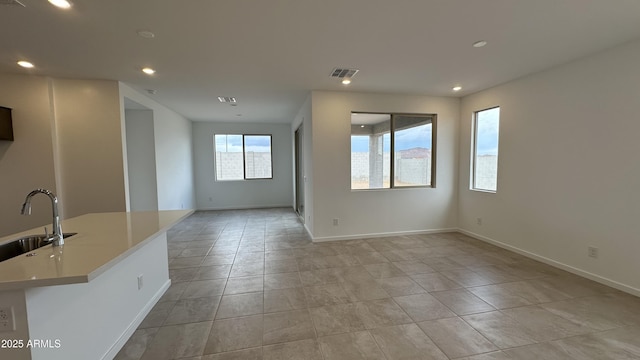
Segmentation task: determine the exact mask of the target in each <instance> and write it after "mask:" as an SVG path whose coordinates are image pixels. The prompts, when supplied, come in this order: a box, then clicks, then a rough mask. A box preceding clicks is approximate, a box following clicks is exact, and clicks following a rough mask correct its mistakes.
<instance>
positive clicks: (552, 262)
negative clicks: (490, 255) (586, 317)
mask: <svg viewBox="0 0 640 360" xmlns="http://www.w3.org/2000/svg"><path fill="white" fill-rule="evenodd" d="M457 231H459V232H461V233H463V234H465V235H468V236H471V237H472V238H475V239H478V240H481V241H484V242H487V243H489V244H492V245H495V246H498V247H501V248H503V249H506V250H509V251H513V252H515V253H518V254H520V255H523V256H526V257H528V258H530V259H533V260H537V261H540V262H543V263H545V264H547V265H551V266H553V267H556V268H559V269H562V270H566V271H568V272H570V273H572V274H575V275H579V276H582V277H584V278H587V279H589V280H593V281H595V282H598V283H600V284H603V285H607V286H610V287H612V288H614V289H618V290H620V291H624V292H626V293H628V294H631V295H635V296H639V297H640V289H636V288H634V287H632V286H629V285H626V284H623V283H620V282H617V281H615V280H611V279H608V278H606V277H603V276H600V275H596V274H594V273H590V272H588V271H585V270H582V269H579V268H576V267H573V266H570V265H567V264H564V263H561V262H559V261H556V260H553V259H549V258H548V257H544V256H540V255H538V254H535V253H532V252H529V251H526V250H522V249H520V248H518V247H515V246H513V245H509V244H506V243H503V242H500V241H497V240H494V239H491V238H488V237H486V236H483V235H480V234H476V233H474V232H471V231H468V230H465V229H457Z"/></svg>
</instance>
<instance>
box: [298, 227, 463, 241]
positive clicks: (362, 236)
mask: <svg viewBox="0 0 640 360" xmlns="http://www.w3.org/2000/svg"><path fill="white" fill-rule="evenodd" d="M305 228H306V226H305ZM452 231H458V229H457V228H445V229H431V230H411V231H393V232H384V233H371V234H357V235H338V236H320V237H313V235H311V232H309V229H307V232H309V235H311V239H312V240H313V242H325V241H338V240H354V239H368V238H376V237H387V236H402V235H419V234H438V233H445V232H452Z"/></svg>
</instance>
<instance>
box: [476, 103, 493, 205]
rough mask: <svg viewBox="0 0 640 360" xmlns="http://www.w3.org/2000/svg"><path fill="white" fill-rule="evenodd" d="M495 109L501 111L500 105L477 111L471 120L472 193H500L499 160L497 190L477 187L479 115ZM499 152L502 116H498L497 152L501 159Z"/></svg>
mask: <svg viewBox="0 0 640 360" xmlns="http://www.w3.org/2000/svg"><path fill="white" fill-rule="evenodd" d="M493 109H500V105H495V106H491V107H488V108H484V109H481V110H476V111H474V112H473V118H472V120H471V129H472V131H471V176H470V177H469V180H470V184H469V190H471V191H477V192H483V193H489V194H495V193H497V192H498V164H497V160H496V189H495V190H491V189H483V188H478V187H476V166H477V164H476V159H477V158H478V156H477V154H478V147H477V144H478V114H480V113H481V112H483V111H488V110H493ZM499 152H500V115H498V141H497V151H496V157H497V158H499Z"/></svg>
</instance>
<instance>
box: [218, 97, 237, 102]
mask: <svg viewBox="0 0 640 360" xmlns="http://www.w3.org/2000/svg"><path fill="white" fill-rule="evenodd" d="M218 101H220V102H221V103H230V104H235V103H236V102H237V101H236V98H234V97H231V96H218Z"/></svg>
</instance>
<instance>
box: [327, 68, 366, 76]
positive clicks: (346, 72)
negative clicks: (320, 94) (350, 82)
mask: <svg viewBox="0 0 640 360" xmlns="http://www.w3.org/2000/svg"><path fill="white" fill-rule="evenodd" d="M358 71H360V70H358V69H341V68H335V69H333V71H332V72H331V77H332V78H338V79H344V78H347V79H350V78H352V77H354V76H355V75H356V74H357V73H358Z"/></svg>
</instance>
